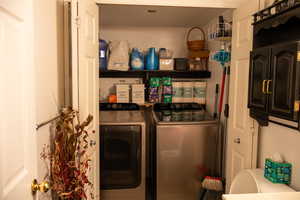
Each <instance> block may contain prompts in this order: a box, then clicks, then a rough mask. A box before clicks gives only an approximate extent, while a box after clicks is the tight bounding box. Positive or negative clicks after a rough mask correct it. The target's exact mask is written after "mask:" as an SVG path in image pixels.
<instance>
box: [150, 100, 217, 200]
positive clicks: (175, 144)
mask: <svg viewBox="0 0 300 200" xmlns="http://www.w3.org/2000/svg"><path fill="white" fill-rule="evenodd" d="M153 119H154V128H153V130H154V131H152V133H151V136H152V137H151V144H152V145H151V147H152V150H151V152H152V156H151V168H152V176H153V177H152V179H153V180H152V184H153V185H152V193H153V198H152V199H155V200H183V199H184V200H196V199H197V198H198V197H197V196H198V194H199V188H200V187H199V183H200V180H201V179H202V178H203V177H204V176H206V175H211V171H212V170H213V167H214V163H215V158H216V151H217V150H216V142H217V140H216V139H217V138H216V136H217V132H218V123H217V121H216V120H214V119H213V118H212V117H211V116H210V115H209V114H208V113H207V112H205V110H204V109H203V106H201V105H198V104H157V105H155V106H154V110H153Z"/></svg>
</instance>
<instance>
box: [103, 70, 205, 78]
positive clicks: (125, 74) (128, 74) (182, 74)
mask: <svg viewBox="0 0 300 200" xmlns="http://www.w3.org/2000/svg"><path fill="white" fill-rule="evenodd" d="M164 76H168V77H172V78H210V77H211V72H209V71H100V78H146V77H164Z"/></svg>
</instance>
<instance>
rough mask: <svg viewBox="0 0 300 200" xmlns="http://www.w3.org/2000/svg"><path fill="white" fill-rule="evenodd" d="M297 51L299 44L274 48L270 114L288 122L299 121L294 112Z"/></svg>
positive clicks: (269, 91)
mask: <svg viewBox="0 0 300 200" xmlns="http://www.w3.org/2000/svg"><path fill="white" fill-rule="evenodd" d="M297 51H298V44H297V43H289V44H284V45H278V46H274V47H273V48H272V55H271V66H272V67H271V82H270V83H269V84H270V85H269V89H268V93H269V95H270V96H269V114H270V115H272V116H275V117H279V118H283V119H287V120H296V119H297V115H296V114H295V112H294V101H295V84H296V65H297Z"/></svg>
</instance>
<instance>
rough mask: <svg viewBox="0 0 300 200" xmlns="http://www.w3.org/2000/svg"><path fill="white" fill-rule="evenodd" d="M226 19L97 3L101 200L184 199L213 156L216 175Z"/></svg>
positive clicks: (224, 12)
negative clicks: (216, 138)
mask: <svg viewBox="0 0 300 200" xmlns="http://www.w3.org/2000/svg"><path fill="white" fill-rule="evenodd" d="M231 13H232V9H226V8H197V7H194V8H193V7H170V6H143V5H111V4H103V5H101V4H99V43H100V48H99V63H100V66H99V70H100V74H99V102H100V139H99V140H100V177H101V178H100V188H101V192H100V194H101V197H102V198H103V199H104V200H114V199H118V198H122V199H139V200H142V199H149V200H151V199H153V200H154V199H157V200H159V199H174V198H175V199H176V198H185V199H189V200H192V199H196V198H197V196H198V192H199V184H200V182H199V181H197V180H196V179H197V178H198V179H202V178H203V176H204V175H209V173H211V172H212V170H214V169H213V168H215V166H214V165H215V164H214V163H215V160H214V159H213V158H215V157H218V158H219V160H218V161H217V162H218V167H217V168H218V170H219V172H220V174H221V173H222V172H221V171H222V165H224V163H221V160H222V156H223V155H222V154H224V151H221V149H222V148H223V147H222V145H224V144H223V142H224V141H223V139H222V138H221V136H220V138H218V141H217V142H216V141H215V137H217V135H218V116H221V113H218V108H217V106H218V105H219V104H220V103H219V101H220V96H221V93H223V95H224V96H223V97H222V98H223V103H224V102H226V100H227V99H226V91H224V90H225V84H228V83H226V82H225V81H224V82H223V85H224V87H222V86H221V82H222V81H221V80H222V79H221V78H222V75H223V74H224V69H225V68H226V67H228V64H229V62H230V44H231V35H232V32H231V22H232V19H231ZM222 63H223V64H222ZM222 88H224V89H223V92H222ZM224 104H225V103H224ZM222 110H223V109H222ZM219 119H220V118H219ZM170 127H171V129H169V128H170ZM181 127H182V128H183V129H182V128H181ZM179 129H181V130H180V131H179ZM177 130H178V131H177ZM172 132H173V133H174V134H172ZM188 133H190V134H189V136H188ZM176 134H177V135H176ZM178 134H179V135H178ZM172 138H178V139H177V140H176V141H175V140H174V139H173V141H172ZM216 149H217V150H216ZM197 166H198V167H199V171H197ZM201 167H202V168H205V169H204V171H205V172H203V171H202V170H203V169H201ZM206 168H207V169H206ZM179 169H182V173H179V174H178V175H176V173H178V172H177V170H179ZM195 174H197V175H195ZM160 177H162V178H160ZM172 195H173V196H172Z"/></svg>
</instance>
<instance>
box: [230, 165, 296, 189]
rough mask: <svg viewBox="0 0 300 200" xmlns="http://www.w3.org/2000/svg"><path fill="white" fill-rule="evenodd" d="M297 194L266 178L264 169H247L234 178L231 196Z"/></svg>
mask: <svg viewBox="0 0 300 200" xmlns="http://www.w3.org/2000/svg"><path fill="white" fill-rule="evenodd" d="M280 192H295V191H294V190H293V189H292V188H290V187H289V186H287V185H285V184H274V183H272V182H270V181H268V180H267V179H265V178H264V171H263V169H247V170H243V171H241V172H239V173H238V174H237V175H236V177H235V178H234V180H233V182H232V184H231V187H230V191H229V194H248V193H280Z"/></svg>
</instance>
